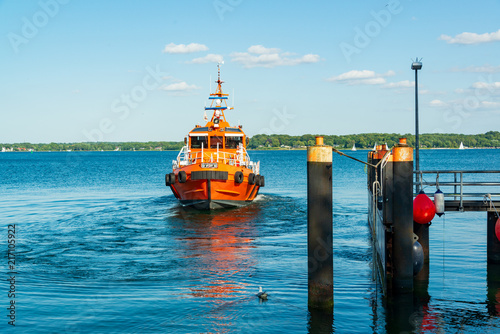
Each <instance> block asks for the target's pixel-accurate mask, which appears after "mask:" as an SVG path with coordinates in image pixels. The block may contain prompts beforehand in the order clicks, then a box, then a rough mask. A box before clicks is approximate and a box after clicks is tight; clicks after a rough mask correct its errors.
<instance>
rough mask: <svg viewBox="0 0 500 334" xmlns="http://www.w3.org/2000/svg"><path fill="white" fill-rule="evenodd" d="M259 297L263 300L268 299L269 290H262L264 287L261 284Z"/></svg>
mask: <svg viewBox="0 0 500 334" xmlns="http://www.w3.org/2000/svg"><path fill="white" fill-rule="evenodd" d="M257 297H259V298H260V299H262V300H267V292H266V291H262V287H261V286H259V293H258V294H257Z"/></svg>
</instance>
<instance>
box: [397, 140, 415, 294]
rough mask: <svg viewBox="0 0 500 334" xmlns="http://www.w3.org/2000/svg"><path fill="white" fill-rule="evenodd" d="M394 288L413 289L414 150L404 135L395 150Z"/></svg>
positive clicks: (403, 290) (400, 289)
mask: <svg viewBox="0 0 500 334" xmlns="http://www.w3.org/2000/svg"><path fill="white" fill-rule="evenodd" d="M392 168H393V189H394V197H393V207H392V212H393V243H392V258H393V277H392V291H393V292H394V293H406V292H412V291H413V149H412V148H411V147H409V146H408V144H406V138H401V139H400V140H399V143H398V144H397V145H396V146H395V147H394V148H393V149H392Z"/></svg>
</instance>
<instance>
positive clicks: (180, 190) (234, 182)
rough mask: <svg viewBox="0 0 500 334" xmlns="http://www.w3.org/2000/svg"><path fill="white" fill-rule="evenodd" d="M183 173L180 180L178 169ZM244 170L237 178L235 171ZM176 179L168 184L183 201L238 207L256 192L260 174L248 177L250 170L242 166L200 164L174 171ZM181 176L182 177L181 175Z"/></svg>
mask: <svg viewBox="0 0 500 334" xmlns="http://www.w3.org/2000/svg"><path fill="white" fill-rule="evenodd" d="M181 172H184V173H185V179H184V180H182V181H183V182H180V181H181V180H180V178H179V173H181ZM238 172H240V173H241V174H243V177H242V178H241V179H239V180H238V177H237V173H238ZM174 173H175V176H176V177H175V182H173V183H172V184H170V188H171V189H172V192H173V193H174V195H175V196H176V197H177V198H178V199H179V201H180V202H181V204H182V205H184V206H192V207H194V208H197V209H201V210H214V209H224V208H231V207H240V206H244V205H247V204H249V203H250V202H252V201H253V200H254V199H255V197H256V196H257V194H258V192H259V189H260V187H261V185H260V176H257V177H255V180H256V181H255V180H254V181H252V180H250V179H251V178H252V177H251V175H250V174H252V170H251V169H248V168H245V167H236V166H229V165H222V166H221V167H220V168H219V169H210V170H207V169H202V168H201V167H200V164H194V165H190V166H186V167H183V168H179V169H177V170H175V171H174ZM181 179H182V178H181Z"/></svg>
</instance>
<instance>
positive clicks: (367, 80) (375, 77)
mask: <svg viewBox="0 0 500 334" xmlns="http://www.w3.org/2000/svg"><path fill="white" fill-rule="evenodd" d="M393 75H395V73H394V71H387V72H386V73H382V74H378V73H375V71H369V70H352V71H349V72H345V73H342V74H340V75H337V76H333V77H330V78H328V79H326V80H327V81H333V82H338V83H343V84H347V85H383V84H385V83H386V80H385V78H384V77H388V76H393Z"/></svg>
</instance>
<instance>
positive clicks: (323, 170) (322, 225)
mask: <svg viewBox="0 0 500 334" xmlns="http://www.w3.org/2000/svg"><path fill="white" fill-rule="evenodd" d="M332 223H333V207H332V147H331V146H327V145H323V137H316V145H315V146H312V147H311V146H310V147H308V148H307V256H308V300H309V307H310V308H317V309H325V310H331V311H333V232H332V230H333V228H332Z"/></svg>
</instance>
